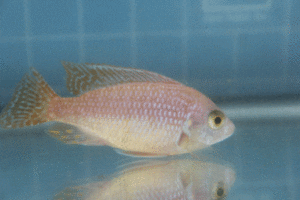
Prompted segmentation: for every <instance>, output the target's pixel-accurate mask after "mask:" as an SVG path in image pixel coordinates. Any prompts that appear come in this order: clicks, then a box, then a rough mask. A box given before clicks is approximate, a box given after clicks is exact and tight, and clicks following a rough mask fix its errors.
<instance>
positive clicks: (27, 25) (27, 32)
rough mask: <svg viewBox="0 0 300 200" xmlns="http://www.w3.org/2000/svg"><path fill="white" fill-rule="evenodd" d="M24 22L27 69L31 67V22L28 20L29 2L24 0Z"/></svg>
mask: <svg viewBox="0 0 300 200" xmlns="http://www.w3.org/2000/svg"><path fill="white" fill-rule="evenodd" d="M23 6H24V20H25V38H24V40H25V43H26V53H27V64H28V67H30V66H32V58H33V52H32V44H31V37H30V35H31V23H30V22H31V20H30V9H29V0H24V2H23Z"/></svg>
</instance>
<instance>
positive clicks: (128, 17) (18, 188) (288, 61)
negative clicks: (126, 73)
mask: <svg viewBox="0 0 300 200" xmlns="http://www.w3.org/2000/svg"><path fill="white" fill-rule="evenodd" d="M61 60H66V61H72V62H93V63H106V64H112V65H118V66H124V67H137V68H143V69H147V70H151V71H155V72H158V73H161V74H164V75H166V76H169V77H172V78H174V79H176V80H179V81H182V82H183V83H185V84H187V85H189V86H192V87H195V88H196V89H198V90H200V91H201V92H203V93H204V94H206V95H208V96H209V97H213V98H218V97H234V98H236V97H238V98H241V99H243V98H244V99H250V100H251V98H252V97H257V96H259V97H260V98H261V99H263V101H265V97H266V96H268V97H267V98H268V102H272V101H273V100H277V97H279V96H282V95H287V96H288V97H292V99H293V101H295V100H296V103H297V101H298V97H297V95H299V93H300V81H299V80H300V65H299V63H300V1H298V0H243V1H242V0H163V1H154V0H105V1H104V0H102V1H96V0H63V1H62V0H51V1H41V0H2V1H0V106H1V104H2V105H5V104H6V103H7V102H8V101H9V99H10V98H11V95H12V93H13V89H14V87H15V85H16V84H17V83H18V81H19V80H20V79H21V77H22V76H23V75H24V73H26V71H28V68H29V67H30V66H33V67H35V68H36V69H37V70H38V71H39V72H40V73H41V74H42V75H43V76H44V77H45V79H46V81H47V82H48V83H49V84H50V85H51V86H52V87H53V88H54V89H55V91H57V92H58V93H59V94H67V93H66V88H65V83H64V76H65V72H64V69H63V68H62V66H61V64H60V61H61ZM275 97H276V99H275ZM229 103H230V102H229ZM294 103H295V102H294ZM288 105H289V104H288ZM288 105H286V106H288ZM298 105H299V103H298V104H296V106H295V105H294V104H293V106H294V107H293V108H295V109H299V106H298ZM232 108H233V110H231V112H232V113H236V112H235V111H234V109H237V107H236V106H232ZM265 108H266V107H265ZM267 108H268V104H267ZM272 109H273V111H276V112H275V113H277V114H279V115H280V113H281V110H280V109H279V110H278V109H277V106H276V105H275V106H272ZM249 110H253V109H252V108H251V107H250V108H249V109H248V111H249ZM242 112H243V110H239V113H240V114H241V113H242ZM242 114H243V113H242ZM244 114H245V115H247V113H244ZM260 114H261V113H259V115H260ZM259 115H258V116H259ZM250 116H251V115H250ZM275 117H276V116H275ZM280 117H282V116H280ZM298 117H299V116H298ZM236 118H237V119H238V116H236ZM276 120H277V121H272V120H271V122H270V121H265V120H264V121H260V119H254V121H253V119H252V121H249V117H248V118H245V119H244V121H238V120H235V121H234V122H235V125H236V127H237V130H236V132H235V135H234V136H232V137H231V138H229V139H228V140H227V142H226V143H225V142H224V143H220V145H219V146H217V147H216V148H217V149H218V150H219V154H221V157H225V158H226V159H227V160H230V162H232V163H233V164H234V165H235V167H236V170H237V175H238V179H237V181H236V183H235V188H234V189H233V191H232V192H233V193H232V195H231V196H230V198H229V199H234V200H238V199H243V200H247V199H248V200H250V199H251V200H252V199H267V200H268V199H298V198H297V197H299V195H300V194H299V190H298V189H299V188H300V182H299V180H300V175H299V166H300V160H299V153H300V148H299V145H298V144H299V141H300V136H299V128H300V127H299V125H298V124H299V120H298V118H297V119H296V118H293V120H294V121H293V120H287V122H286V121H284V120H281V118H279V117H278V118H277V119H276ZM9 133H10V134H6V132H5V131H4V132H3V131H2V132H1V134H0V166H1V168H0V169H1V170H0V188H1V189H0V199H1V198H3V199H12V198H13V197H14V195H15V198H17V199H40V198H41V197H44V195H47V196H51V194H53V191H57V190H58V189H59V188H60V187H61V186H60V185H61V184H62V183H65V182H66V180H69V179H71V178H72V179H76V178H84V177H85V176H87V175H93V174H97V172H98V171H99V169H98V167H99V165H100V164H103V163H106V164H107V163H110V162H113V161H112V160H114V159H113V157H111V156H115V154H114V153H113V152H110V151H109V153H105V154H104V155H103V152H104V151H105V152H106V150H104V151H101V148H92V147H81V146H80V147H70V146H66V145H63V144H60V143H58V142H56V141H54V140H53V139H51V138H48V137H47V136H46V135H45V134H39V131H32V132H31V131H28V130H27V131H25V133H26V134H24V132H22V131H21V132H20V133H19V134H15V133H13V134H12V133H11V132H9ZM74 152H75V154H74ZM117 159H119V157H117ZM78 163H80V165H79V164H78ZM107 167H108V168H109V167H111V166H110V165H108V164H107ZM109 169H110V168H109ZM97 170H98V171H97ZM1 180H4V181H1ZM62 185H63V184H62Z"/></svg>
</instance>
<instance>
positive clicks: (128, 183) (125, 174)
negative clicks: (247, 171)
mask: <svg viewBox="0 0 300 200" xmlns="http://www.w3.org/2000/svg"><path fill="white" fill-rule="evenodd" d="M234 181H235V172H234V170H233V169H232V168H231V167H228V166H225V165H220V164H215V163H210V162H203V161H195V160H188V159H185V160H171V161H157V160H156V161H153V160H152V161H146V162H145V161H142V162H139V163H138V164H133V165H132V166H131V167H127V168H126V169H124V170H122V171H121V172H118V173H117V174H115V175H113V176H112V177H111V178H109V179H106V180H105V181H104V180H102V181H98V182H92V183H88V184H86V185H81V186H75V187H70V188H67V189H65V190H63V191H62V192H60V193H59V194H57V195H55V200H70V199H75V200H76V199H81V200H102V199H103V200H104V199H114V200H115V199H116V200H117V199H187V200H188V199H191V200H192V199H200V200H218V199H225V198H226V196H227V194H228V192H229V189H230V187H231V186H232V184H233V183H234Z"/></svg>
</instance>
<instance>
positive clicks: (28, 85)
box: [0, 63, 234, 156]
mask: <svg viewBox="0 0 300 200" xmlns="http://www.w3.org/2000/svg"><path fill="white" fill-rule="evenodd" d="M63 64H64V67H65V69H66V71H67V75H68V76H67V87H68V89H69V91H70V92H72V93H73V94H75V95H76V97H69V98H62V97H59V96H58V95H57V94H56V93H55V92H54V91H53V90H52V89H51V88H50V86H49V85H48V84H47V83H46V82H45V81H44V79H43V78H42V76H41V75H40V74H39V73H38V72H37V71H36V70H34V69H31V74H27V75H25V76H24V78H23V79H22V80H21V82H20V84H19V85H18V87H17V88H16V91H15V93H14V96H13V99H12V100H11V101H10V102H9V104H8V105H7V107H6V108H5V109H4V110H3V111H2V113H1V115H0V123H1V125H2V126H3V127H4V128H20V127H23V126H31V125H37V124H40V123H44V122H57V123H55V124H53V125H51V126H50V127H49V130H48V133H49V134H50V135H51V136H53V137H55V138H57V139H58V140H60V141H63V142H65V143H68V144H84V145H109V146H111V147H114V148H117V149H120V150H121V151H122V153H124V154H127V155H133V156H165V155H175V154H182V153H189V152H192V151H194V150H197V149H202V148H205V147H207V146H210V145H212V144H214V143H217V142H219V141H222V140H224V139H225V138H227V137H229V136H230V135H231V134H232V133H233V131H234V125H233V123H232V122H231V121H230V120H229V119H228V118H227V117H226V116H225V114H223V112H222V111H221V110H220V109H219V108H218V107H217V106H216V105H215V104H214V103H213V102H212V101H211V100H210V99H208V98H207V97H206V96H204V95H203V94H202V93H200V92H198V91H197V90H195V89H193V88H190V87H187V86H185V85H183V84H181V83H179V82H176V81H174V80H172V79H170V78H167V77H164V76H161V75H158V74H156V73H153V72H148V71H145V70H136V69H131V68H129V69H126V68H117V67H112V66H106V67H103V66H101V65H94V64H86V65H77V64H73V63H63ZM113 70H114V71H113Z"/></svg>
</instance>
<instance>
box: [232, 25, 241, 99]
mask: <svg viewBox="0 0 300 200" xmlns="http://www.w3.org/2000/svg"><path fill="white" fill-rule="evenodd" d="M239 36H240V33H239V30H237V31H236V32H235V34H234V35H233V52H232V60H233V66H232V68H233V75H232V77H233V80H234V81H235V80H237V79H238V66H239V62H238V56H239V55H238V54H239V49H240V48H239V47H240V43H239V39H240V37H239ZM234 81H232V84H231V94H236V93H237V88H236V84H233V82H234Z"/></svg>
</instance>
